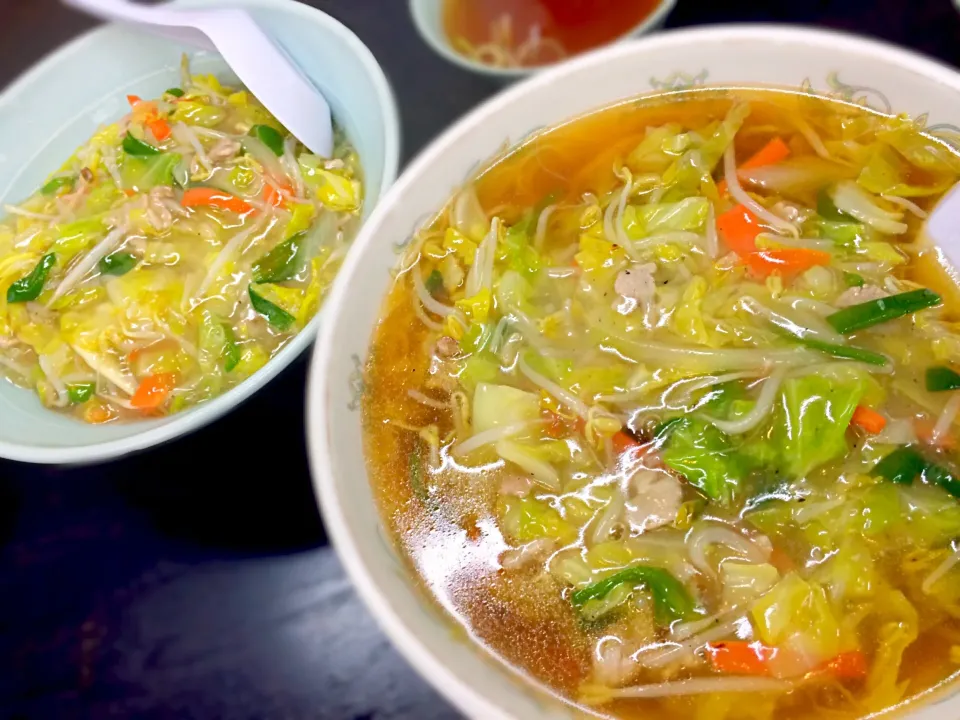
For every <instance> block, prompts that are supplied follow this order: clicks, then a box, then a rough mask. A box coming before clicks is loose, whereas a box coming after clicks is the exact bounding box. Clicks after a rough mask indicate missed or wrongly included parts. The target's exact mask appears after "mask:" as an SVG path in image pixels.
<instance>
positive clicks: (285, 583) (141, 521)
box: [0, 0, 960, 720]
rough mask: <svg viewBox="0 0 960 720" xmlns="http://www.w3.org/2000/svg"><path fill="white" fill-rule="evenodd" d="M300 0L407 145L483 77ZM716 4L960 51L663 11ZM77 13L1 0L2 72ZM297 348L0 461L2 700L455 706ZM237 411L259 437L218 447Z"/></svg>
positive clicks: (373, 2) (893, 29) (177, 710)
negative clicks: (393, 626) (423, 649)
mask: <svg viewBox="0 0 960 720" xmlns="http://www.w3.org/2000/svg"><path fill="white" fill-rule="evenodd" d="M477 1H478V2H479V1H480V0H477ZM312 4H314V5H316V6H317V7H319V8H321V9H322V10H325V11H327V12H329V13H330V14H331V15H334V16H335V17H337V18H339V19H340V20H342V21H343V22H344V23H346V24H347V25H348V26H350V27H351V28H352V29H353V30H354V31H355V32H356V33H357V34H358V35H359V36H360V38H361V39H362V40H363V41H364V42H365V43H367V45H368V46H369V47H370V48H371V50H372V51H373V52H374V54H375V55H376V56H377V58H378V60H379V61H380V63H381V64H382V65H383V67H384V68H385V70H386V72H387V74H388V75H389V76H390V80H391V82H392V83H393V85H394V88H395V90H396V94H397V99H398V101H399V104H400V111H401V115H402V122H403V129H404V132H403V149H404V157H405V158H409V157H411V155H413V154H414V153H416V152H417V151H418V150H419V149H420V148H421V147H423V145H425V144H426V143H427V142H428V141H429V140H430V139H431V138H432V137H433V136H434V135H436V134H437V133H438V132H439V131H440V130H442V129H443V128H444V127H445V126H447V125H448V124H449V123H451V122H452V121H453V120H455V119H456V118H457V117H458V116H460V115H461V114H463V113H464V112H466V111H468V110H469V109H470V108H471V107H473V106H474V105H476V104H477V103H478V102H480V101H481V100H483V99H484V98H486V97H488V96H490V95H492V94H493V93H494V92H496V91H497V88H496V87H495V86H493V85H491V84H489V83H488V82H487V81H484V80H483V79H481V78H479V77H476V76H473V75H471V74H468V73H465V72H463V71H461V70H459V69H457V68H454V67H452V66H450V65H448V64H447V63H445V62H444V61H443V60H441V59H439V58H438V57H436V56H434V55H433V54H432V53H431V51H430V50H429V49H427V48H426V46H424V45H423V44H422V43H421V42H420V41H419V39H418V37H417V35H416V33H415V31H414V28H413V26H412V24H411V22H410V20H409V17H408V15H407V9H406V6H407V3H406V2H405V0H326V1H324V0H319V1H316V2H313V3H312ZM708 5H709V6H710V7H709V8H708V7H707V6H708ZM788 6H789V8H788ZM780 7H782V8H783V9H776V8H780ZM732 21H774V22H796V23H806V24H811V25H821V26H827V27H833V28H842V29H847V30H853V31H857V32H860V33H863V34H867V35H872V36H875V37H880V38H884V39H887V40H890V41H893V42H896V43H899V44H901V45H905V46H909V47H913V48H915V49H918V50H921V51H923V52H925V53H927V54H930V55H933V56H935V57H938V58H940V59H941V60H943V61H945V62H947V63H950V64H953V65H960V18H958V15H957V13H956V11H955V10H954V8H953V6H952V5H951V2H950V0H912V1H909V2H908V1H906V0H872V1H870V0H806V2H796V3H787V2H780V1H779V0H778V1H776V2H756V1H755V0H754V1H750V0H725V1H724V2H716V3H705V2H702V1H700V0H679V6H678V7H677V9H676V10H675V12H674V13H673V15H672V16H671V18H670V20H669V22H668V25H669V26H672V27H679V26H683V25H693V24H703V23H711V22H732ZM91 26H92V23H91V22H89V21H88V20H86V19H85V18H82V17H80V16H78V15H75V14H74V13H72V12H70V11H68V10H65V9H63V8H61V7H60V6H59V5H58V4H57V3H56V2H55V1H54V0H0V84H4V85H5V84H6V83H8V82H9V81H10V80H11V79H13V78H14V77H15V76H16V75H17V74H19V73H20V72H21V71H23V70H24V69H25V68H27V67H28V66H29V65H31V64H32V63H33V62H35V61H36V60H37V59H39V58H40V57H41V56H42V55H43V54H45V53H46V52H48V51H49V50H51V49H53V48H54V47H56V46H57V45H59V44H60V43H62V42H64V41H66V40H68V39H70V38H71V37H73V36H75V35H76V34H78V33H79V32H81V31H83V30H85V29H87V28H89V27H91ZM305 367H306V361H305V360H301V361H300V362H298V363H297V364H296V365H295V366H294V367H292V368H291V369H290V370H289V371H288V372H286V373H285V374H284V375H283V376H282V377H281V378H279V379H278V380H276V381H275V382H273V383H272V384H271V385H270V387H269V388H267V389H266V390H265V391H263V392H262V393H260V394H259V395H258V396H257V397H255V398H254V399H253V400H251V401H250V402H248V403H247V404H246V405H245V406H244V407H243V408H241V409H240V410H238V411H236V412H234V413H233V414H232V415H230V416H229V417H227V418H225V419H223V420H221V421H219V422H217V423H216V424H214V425H213V426H211V427H208V428H206V429H205V430H202V431H200V432H198V433H196V434H195V435H193V436H191V437H189V438H186V439H183V440H180V441H178V442H174V443H171V444H169V445H166V446H164V447H162V448H160V449H157V450H155V451H152V452H149V453H145V454H142V455H139V456H137V457H133V458H130V459H126V460H123V461H120V462H115V463H112V464H108V465H103V466H99V467H91V468H74V469H50V468H37V467H31V466H27V465H18V464H13V463H9V462H3V461H0V718H74V717H82V718H100V717H107V716H110V717H138V718H167V717H170V718H224V719H227V720H229V719H233V718H284V719H285V720H294V719H296V718H307V717H310V718H314V717H320V718H331V719H337V720H339V719H341V718H343V719H347V718H357V719H359V718H378V719H386V718H417V719H418V720H432V719H439V718H452V717H456V713H455V712H454V711H453V710H452V709H451V708H450V707H449V706H448V705H447V704H446V703H445V702H444V701H443V700H442V699H440V697H439V696H438V695H437V694H436V693H435V692H434V691H433V690H431V689H430V688H429V687H428V686H427V685H426V684H425V683H424V682H423V681H422V680H420V679H419V678H418V677H417V676H416V675H415V673H414V672H413V671H412V670H411V669H410V668H409V667H408V666H407V665H406V664H405V663H404V661H403V660H402V659H401V658H400V656H399V655H398V654H397V653H396V652H395V651H394V650H393V649H392V648H391V647H390V646H389V644H388V643H387V640H386V638H385V637H384V636H383V634H382V633H381V632H380V631H379V630H378V628H377V627H376V625H375V623H374V621H373V619H372V618H371V617H370V615H369V614H368V613H367V611H366V609H365V608H364V607H363V605H362V604H361V603H360V600H359V598H358V597H357V595H356V593H355V592H354V591H353V589H352V588H351V587H350V585H349V583H348V581H347V580H346V577H345V575H344V572H343V569H342V567H341V566H340V564H339V561H338V560H337V558H336V556H335V554H334V552H333V550H332V549H331V548H330V547H329V546H328V544H327V540H326V536H325V534H324V530H323V525H322V523H321V521H320V517H319V515H318V513H317V510H316V506H315V504H314V501H313V494H312V489H311V485H310V479H309V476H308V470H307V462H306V456H305V451H304V440H303V423H302V417H303V401H302V397H303V387H304V378H305ZM264 419H267V420H269V422H266V423H264V422H262V420H264ZM254 423H255V424H256V426H257V428H258V431H257V433H258V435H257V440H256V441H257V443H258V444H259V446H260V447H261V448H262V450H261V451H260V452H257V453H250V452H244V453H242V454H241V453H235V452H232V451H231V449H232V448H234V447H236V445H237V440H238V439H245V438H248V437H249V428H250V427H251V426H252V425H253V424H254ZM268 448H269V449H268ZM201 468H203V469H201Z"/></svg>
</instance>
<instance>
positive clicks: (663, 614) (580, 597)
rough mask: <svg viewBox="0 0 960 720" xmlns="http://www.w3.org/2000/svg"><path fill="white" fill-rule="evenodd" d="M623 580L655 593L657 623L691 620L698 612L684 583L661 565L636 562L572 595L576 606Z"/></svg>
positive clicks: (666, 623) (624, 582)
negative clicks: (638, 563) (655, 565)
mask: <svg viewBox="0 0 960 720" xmlns="http://www.w3.org/2000/svg"><path fill="white" fill-rule="evenodd" d="M624 584H630V585H634V586H641V587H644V588H646V589H647V590H649V591H650V594H651V595H652V596H653V604H654V617H655V619H656V621H657V623H658V624H660V625H662V626H666V625H669V624H670V623H672V622H674V621H675V620H689V619H691V618H692V617H694V616H695V615H696V605H695V604H694V602H693V598H692V597H691V595H690V593H689V592H688V591H687V589H686V588H685V587H684V585H683V583H682V582H680V581H679V580H677V579H676V578H675V577H674V576H673V575H671V574H670V573H669V572H667V571H666V570H664V569H662V568H657V567H650V566H647V565H635V566H634V567H629V568H625V569H623V570H621V571H620V572H617V573H614V574H613V575H611V576H610V577H607V578H604V579H603V580H600V581H599V582H595V583H593V584H592V585H588V586H587V587H585V588H581V589H580V590H577V591H576V592H575V593H573V595H571V596H570V600H571V601H572V602H573V604H574V605H575V606H576V607H578V608H579V607H583V606H584V605H586V604H587V603H588V602H590V601H591V600H601V599H603V598H604V597H606V595H607V594H608V593H610V592H611V591H612V590H614V588H617V587H619V586H621V585H624Z"/></svg>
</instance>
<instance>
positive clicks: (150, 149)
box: [123, 131, 162, 157]
mask: <svg viewBox="0 0 960 720" xmlns="http://www.w3.org/2000/svg"><path fill="white" fill-rule="evenodd" d="M123 151H124V152H125V153H127V155H134V156H136V157H146V156H148V155H159V154H160V153H161V152H162V151H161V150H160V148H157V147H154V146H153V145H151V144H150V143H145V142H144V141H143V140H138V139H137V138H135V137H134V136H133V135H131V134H130V132H129V131H128V132H127V134H126V135H125V136H124V138H123Z"/></svg>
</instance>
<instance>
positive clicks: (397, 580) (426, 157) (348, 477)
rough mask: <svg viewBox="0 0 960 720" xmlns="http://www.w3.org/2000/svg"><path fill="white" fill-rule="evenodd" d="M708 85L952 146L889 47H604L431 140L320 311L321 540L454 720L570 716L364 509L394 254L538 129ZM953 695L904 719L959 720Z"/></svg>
mask: <svg viewBox="0 0 960 720" xmlns="http://www.w3.org/2000/svg"><path fill="white" fill-rule="evenodd" d="M707 85H726V86H731V85H734V86H757V85H767V86H779V87H786V88H794V89H796V90H798V91H802V92H812V93H822V94H825V95H830V96H833V97H838V98H842V99H845V100H848V101H851V102H863V103H867V104H869V105H871V106H873V107H876V108H878V109H880V110H884V111H892V112H906V113H909V114H910V115H911V116H913V117H914V118H916V119H918V120H919V121H921V122H925V123H926V124H927V127H928V129H929V130H930V131H931V132H933V133H936V134H939V135H940V136H941V137H943V138H944V139H946V140H948V141H952V142H956V141H958V140H960V128H958V127H957V126H956V125H954V124H952V123H957V122H960V73H958V72H957V71H955V70H953V69H950V68H948V67H946V66H943V65H940V64H938V63H935V62H933V61H931V60H927V59H925V58H923V57H920V56H918V55H915V54H913V53H911V52H906V51H904V50H900V49H898V48H895V47H892V46H890V45H885V44H881V43H878V42H874V41H870V40H864V39H860V38H856V37H852V36H848V35H842V34H837V33H831V32H821V31H815V30H805V29H797V28H788V27H777V26H766V25H765V26H756V27H752V26H735V25H734V26H717V27H712V28H703V29H693V30H684V31H674V32H668V33H663V34H659V35H656V36H651V37H648V38H645V39H642V40H638V41H634V42H629V43H622V44H619V45H614V46H611V47H609V48H607V49H604V50H601V51H599V52H597V53H593V54H591V55H587V56H583V57H581V58H577V59H574V60H572V61H571V62H569V63H567V64H564V65H562V66H559V67H557V68H554V69H552V70H549V71H547V72H544V73H541V74H538V75H535V76H534V77H532V78H531V79H529V80H527V81H525V82H523V83H521V84H518V85H516V86H514V87H512V88H511V89H509V90H507V91H506V92H504V93H502V94H500V95H498V96H497V97H495V98H493V99H492V100H490V101H488V102H487V103H485V104H484V105H482V106H480V107H479V108H477V109H476V110H474V111H473V112H471V113H470V114H469V115H467V116H466V117H464V118H463V119H462V120H460V121H459V122H458V123H457V124H455V125H454V126H453V127H452V128H450V129H449V130H448V131H447V132H445V133H444V134H443V135H442V136H441V137H439V138H438V139H437V140H435V141H434V142H433V143H432V144H431V145H430V146H429V147H428V148H427V149H426V150H424V151H423V152H422V153H421V154H420V156H419V157H418V158H417V159H416V160H415V161H414V162H413V163H412V164H411V165H410V166H409V167H408V168H407V169H406V171H405V172H404V174H403V176H402V177H401V178H400V180H399V181H398V182H397V184H396V185H394V186H393V188H392V189H391V190H390V192H389V193H387V195H386V197H384V199H383V200H382V201H381V203H380V205H379V206H378V207H377V209H376V211H375V212H374V213H373V215H372V216H371V217H370V219H369V220H368V222H367V224H366V225H365V227H364V228H363V230H362V232H361V233H360V236H359V237H358V238H357V240H356V242H355V244H354V247H353V249H352V252H351V255H350V257H349V258H348V260H347V261H346V263H345V265H344V267H343V269H342V270H341V273H340V277H339V278H338V279H337V281H336V283H335V286H334V289H333V291H332V293H331V295H330V297H329V298H328V301H327V307H326V312H327V314H326V318H325V322H324V323H323V325H322V328H321V333H320V336H319V340H318V342H317V343H316V349H315V352H314V356H313V361H312V366H311V370H310V381H309V388H308V407H307V431H308V448H309V453H310V464H311V468H312V472H313V478H314V484H315V486H316V490H317V496H318V498H319V503H320V507H321V509H322V512H323V516H324V519H325V523H326V527H327V530H328V531H329V534H330V536H331V537H332V539H333V541H334V542H335V544H336V547H337V549H338V551H339V553H340V556H341V558H342V560H343V564H344V566H345V567H346V569H347V572H348V573H349V574H350V577H351V578H352V579H353V582H354V583H355V584H356V586H357V588H358V590H359V592H360V595H361V596H362V597H363V599H364V600H365V601H366V603H367V605H368V606H369V608H370V610H371V611H372V613H373V615H374V616H375V617H376V619H377V620H378V621H379V623H380V624H381V625H382V627H383V628H384V630H385V631H386V633H387V634H388V635H389V636H390V638H391V639H392V640H393V642H394V643H395V644H396V646H397V648H398V649H399V650H400V651H401V652H402V653H403V654H404V655H405V656H406V658H407V659H408V660H409V661H410V662H411V663H412V664H413V665H414V667H416V669H417V670H419V671H420V673H421V674H422V675H423V677H424V678H426V679H427V680H428V681H429V682H431V683H432V684H433V685H434V686H435V687H436V688H437V690H439V691H440V692H441V693H443V694H444V695H445V696H446V697H447V699H449V700H450V701H451V702H452V703H454V704H455V705H456V706H457V707H458V708H459V709H460V710H462V711H463V712H464V713H465V714H466V715H467V716H469V717H472V718H478V719H482V720H494V719H498V718H499V719H505V718H516V719H518V720H559V719H561V718H571V717H581V716H582V715H581V712H582V711H580V710H578V709H575V708H573V707H572V706H570V705H568V704H566V703H564V702H562V701H560V700H559V699H558V698H556V697H554V696H553V695H551V693H550V692H549V691H548V690H547V689H546V688H543V687H541V686H538V685H536V684H534V683H533V682H531V681H528V680H525V679H524V678H523V677H521V675H520V674H519V673H517V672H514V671H512V670H511V669H510V668H508V667H507V666H506V665H504V664H501V663H499V662H497V661H496V660H495V658H494V657H493V656H492V654H490V653H489V652H488V651H486V650H485V649H483V648H482V647H480V646H479V645H476V644H471V642H470V641H469V640H468V639H467V638H468V633H465V632H463V631H460V632H454V631H452V630H453V629H454V628H455V627H456V621H455V620H454V619H453V618H452V616H450V615H448V614H446V612H445V611H443V610H442V609H441V608H440V607H439V605H438V604H437V603H435V602H431V599H430V598H429V596H428V595H427V593H426V592H425V591H424V590H422V589H421V586H420V585H419V584H418V582H417V580H416V578H415V577H414V575H413V574H412V572H410V571H409V570H408V565H407V563H406V562H404V561H403V560H402V559H401V558H400V557H399V556H398V553H397V552H396V551H395V549H394V548H393V545H392V543H391V542H390V540H389V539H388V538H389V535H388V533H387V532H386V531H385V530H384V525H383V522H382V520H381V518H380V516H379V514H378V511H377V507H376V505H375V503H374V499H373V495H372V493H371V489H370V484H369V480H368V475H367V466H366V463H365V460H364V453H363V443H362V435H361V417H360V407H361V402H362V399H363V393H364V388H365V385H364V363H365V362H366V359H367V352H368V347H369V343H370V339H371V334H372V332H373V330H374V327H375V324H376V323H377V320H378V315H379V313H380V309H381V303H382V301H383V299H384V296H385V294H386V292H387V290H388V288H389V287H390V284H391V282H392V280H393V274H392V273H393V272H394V270H395V268H396V264H397V260H398V255H397V253H398V249H400V248H402V247H403V246H404V245H405V244H406V243H408V242H409V241H410V238H411V236H412V235H413V234H414V233H415V231H416V230H417V229H418V228H419V227H420V226H421V225H422V224H423V223H424V222H425V221H428V220H429V219H430V218H431V217H432V216H433V215H434V214H435V213H436V212H437V211H438V210H439V209H440V208H441V207H442V206H443V205H444V203H445V202H446V201H447V199H448V198H449V197H450V196H451V195H452V194H453V193H454V192H455V191H456V190H457V189H458V188H459V187H460V186H462V185H463V184H464V182H465V181H467V180H468V179H470V178H471V177H472V176H473V174H474V173H475V172H476V171H477V169H478V168H480V167H482V166H484V165H485V164H487V162H488V161H489V159H490V158H494V157H496V156H498V155H499V154H500V153H501V152H502V151H503V148H504V147H505V146H506V147H509V146H514V145H516V144H517V143H521V142H524V141H527V140H529V139H530V138H531V136H534V135H535V134H536V133H537V131H538V129H540V128H544V127H549V126H553V125H556V124H558V123H560V122H562V121H565V120H568V119H570V118H573V117H576V116H578V115H580V114H582V113H584V112H586V111H589V110H592V109H595V108H598V107H601V106H604V105H608V104H611V103H614V102H616V101H619V100H622V99H625V98H631V97H634V96H637V95H642V94H648V93H657V92H670V91H676V90H682V89H685V88H690V87H699V86H707ZM953 689H954V685H953V684H949V683H948V684H945V685H944V686H941V687H940V688H938V689H936V690H935V691H931V692H930V693H927V694H926V695H925V696H924V697H923V698H920V699H919V700H918V701H917V702H916V703H914V704H913V705H911V706H909V707H908V708H906V709H905V710H904V712H905V715H906V716H909V717H910V718H912V719H913V720H919V719H921V718H923V719H924V720H934V719H935V718H936V719H940V718H958V717H960V696H955V695H952V694H951V690H953Z"/></svg>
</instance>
